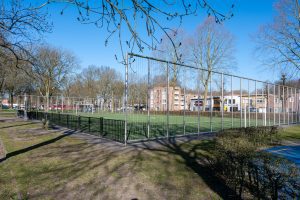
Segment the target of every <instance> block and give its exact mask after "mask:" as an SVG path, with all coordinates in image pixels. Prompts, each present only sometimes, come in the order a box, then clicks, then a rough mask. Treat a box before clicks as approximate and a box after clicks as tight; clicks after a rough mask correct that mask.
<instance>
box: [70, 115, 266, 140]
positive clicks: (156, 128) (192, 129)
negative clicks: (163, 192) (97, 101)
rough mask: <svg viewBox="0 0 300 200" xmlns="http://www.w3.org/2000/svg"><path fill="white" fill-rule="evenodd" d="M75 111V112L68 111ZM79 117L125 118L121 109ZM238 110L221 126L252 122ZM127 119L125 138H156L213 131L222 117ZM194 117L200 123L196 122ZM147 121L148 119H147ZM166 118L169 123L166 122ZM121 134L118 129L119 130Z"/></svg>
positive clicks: (137, 117)
mask: <svg viewBox="0 0 300 200" xmlns="http://www.w3.org/2000/svg"><path fill="white" fill-rule="evenodd" d="M69 114H75V113H69ZM78 115H80V116H82V117H91V118H100V117H103V118H105V119H112V120H125V114H124V113H112V112H100V113H78ZM239 117H240V113H234V117H233V118H231V116H227V117H224V118H223V128H224V129H227V128H232V127H233V128H237V127H240V126H241V124H242V126H245V125H246V126H255V125H256V122H255V119H251V118H250V121H249V118H248V119H247V121H245V120H244V119H242V120H241V119H240V118H239ZM127 120H128V129H127V130H128V140H139V139H147V138H157V137H165V136H167V135H169V136H175V135H185V134H193V133H201V132H215V131H220V130H221V129H222V118H221V117H219V116H218V117H216V116H212V117H210V116H207V113H206V116H203V115H201V114H200V117H199V118H198V116H197V115H186V116H183V115H169V117H167V115H163V114H151V115H150V117H149V118H148V115H147V113H129V114H128V116H127ZM198 120H199V121H200V123H198ZM148 121H149V123H148ZM168 122H169V123H168ZM257 125H258V126H261V125H263V120H260V119H259V120H258V121H257ZM119 134H122V133H119Z"/></svg>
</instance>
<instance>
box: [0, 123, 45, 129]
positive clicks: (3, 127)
mask: <svg viewBox="0 0 300 200" xmlns="http://www.w3.org/2000/svg"><path fill="white" fill-rule="evenodd" d="M38 123H40V122H30V123H26V124H17V125H11V126H2V127H1V126H0V129H5V128H13V127H17V126H26V125H31V124H38Z"/></svg>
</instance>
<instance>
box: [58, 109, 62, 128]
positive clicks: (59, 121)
mask: <svg viewBox="0 0 300 200" xmlns="http://www.w3.org/2000/svg"><path fill="white" fill-rule="evenodd" d="M58 123H59V125H61V120H60V112H59V113H58Z"/></svg>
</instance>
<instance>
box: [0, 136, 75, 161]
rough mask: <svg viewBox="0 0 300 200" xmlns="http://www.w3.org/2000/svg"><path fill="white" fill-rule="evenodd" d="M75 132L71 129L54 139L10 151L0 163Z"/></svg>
mask: <svg viewBox="0 0 300 200" xmlns="http://www.w3.org/2000/svg"><path fill="white" fill-rule="evenodd" d="M74 132H75V131H71V130H69V131H66V132H64V134H63V135H60V136H57V137H55V138H52V139H50V140H46V141H44V142H41V143H38V144H35V145H32V146H29V147H26V148H24V149H20V150H17V151H13V152H9V153H8V154H6V156H5V157H4V158H1V159H0V163H1V162H3V161H5V160H7V159H9V158H11V157H14V156H17V155H19V154H23V153H26V152H28V151H31V150H34V149H37V148H39V147H42V146H45V145H48V144H51V143H54V142H56V141H58V140H61V139H62V138H64V137H67V136H69V135H72V134H73V133H74Z"/></svg>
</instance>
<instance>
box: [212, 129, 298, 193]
mask: <svg viewBox="0 0 300 200" xmlns="http://www.w3.org/2000/svg"><path fill="white" fill-rule="evenodd" d="M277 134H278V127H259V128H255V127H249V128H241V129H230V130H225V131H223V132H220V133H219V134H218V136H217V137H216V139H215V148H214V151H213V153H212V155H213V156H212V159H213V161H212V162H211V163H213V166H212V167H214V171H215V172H216V173H217V175H218V176H219V177H220V178H221V179H222V180H223V181H224V182H225V183H226V184H227V185H228V186H229V187H230V188H232V189H233V190H234V191H236V193H237V195H238V196H239V198H243V197H244V196H247V195H252V197H253V196H254V197H256V198H259V199H260V198H262V199H278V198H283V199H286V198H300V197H299V196H297V195H298V193H299V191H300V190H299V185H298V184H299V182H298V181H299V178H300V176H299V170H298V168H297V167H296V166H295V164H294V163H292V162H290V161H288V160H287V159H284V158H280V157H277V156H274V155H273V154H271V153H267V152H264V151H262V150H261V148H262V147H264V146H266V145H269V144H273V143H274V141H276V142H278V141H279V140H278V136H277Z"/></svg>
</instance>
